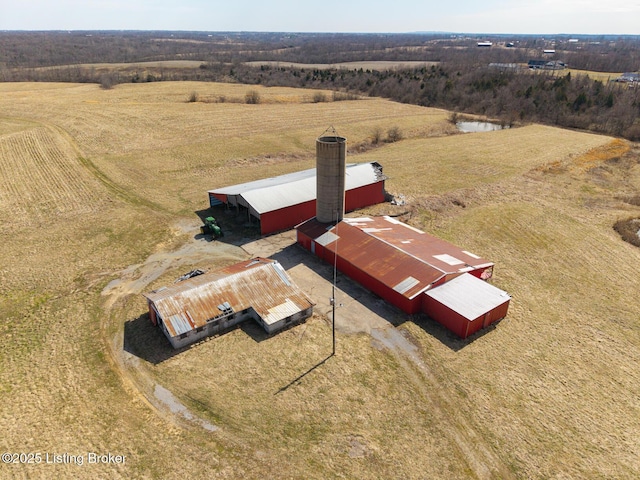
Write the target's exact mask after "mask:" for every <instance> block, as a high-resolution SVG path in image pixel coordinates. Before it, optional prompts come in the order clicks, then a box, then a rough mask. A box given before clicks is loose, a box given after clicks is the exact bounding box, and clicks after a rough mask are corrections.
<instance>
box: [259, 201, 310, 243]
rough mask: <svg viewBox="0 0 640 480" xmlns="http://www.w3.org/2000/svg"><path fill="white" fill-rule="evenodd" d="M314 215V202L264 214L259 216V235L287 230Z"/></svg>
mask: <svg viewBox="0 0 640 480" xmlns="http://www.w3.org/2000/svg"><path fill="white" fill-rule="evenodd" d="M315 214H316V201H315V200H310V201H308V202H304V203H300V204H298V205H291V206H290V207H286V208H281V209H280V210H275V211H273V212H266V213H263V214H261V215H260V233H261V234H262V235H266V234H268V233H273V232H279V231H281V230H288V229H290V228H291V227H294V226H295V225H297V224H299V223H302V222H304V221H305V220H309V219H310V218H312V217H314V216H315Z"/></svg>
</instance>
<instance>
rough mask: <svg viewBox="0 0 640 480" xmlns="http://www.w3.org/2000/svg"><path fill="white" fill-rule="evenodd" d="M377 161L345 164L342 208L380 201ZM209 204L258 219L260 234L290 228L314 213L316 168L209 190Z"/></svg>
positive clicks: (380, 177) (381, 177)
mask: <svg viewBox="0 0 640 480" xmlns="http://www.w3.org/2000/svg"><path fill="white" fill-rule="evenodd" d="M385 180H386V177H385V176H384V175H383V174H382V166H381V165H380V164H379V163H376V162H371V163H353V164H350V165H347V167H346V192H345V210H346V211H353V210H356V209H358V208H363V207H366V206H369V205H375V204H377V203H382V202H384V199H385V190H384V181H385ZM208 193H209V204H210V205H211V206H214V205H219V204H221V203H224V204H227V205H231V206H234V207H236V208H238V209H239V210H244V211H246V212H247V213H248V215H249V216H250V217H252V218H255V219H257V220H258V221H259V222H260V232H261V233H262V234H263V235H266V234H268V233H273V232H277V231H281V230H286V229H289V228H293V227H294V226H296V225H297V224H299V223H301V222H304V221H305V220H308V219H309V218H312V217H314V216H315V215H316V169H315V168H312V169H309V170H303V171H301V172H295V173H290V174H287V175H281V176H279V177H273V178H266V179H264V180H257V181H255V182H248V183H242V184H239V185H233V186H230V187H224V188H220V189H217V190H210V191H209V192H208Z"/></svg>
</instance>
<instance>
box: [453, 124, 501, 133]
mask: <svg viewBox="0 0 640 480" xmlns="http://www.w3.org/2000/svg"><path fill="white" fill-rule="evenodd" d="M456 127H458V130H460V131H461V132H464V133H472V132H493V131H494V130H503V129H505V128H509V126H508V125H505V126H502V125H499V124H497V123H491V122H458V123H456Z"/></svg>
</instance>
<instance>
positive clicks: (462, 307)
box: [423, 273, 511, 338]
mask: <svg viewBox="0 0 640 480" xmlns="http://www.w3.org/2000/svg"><path fill="white" fill-rule="evenodd" d="M510 300H511V298H510V297H509V295H508V294H507V292H505V291H503V290H500V289H499V288H496V287H494V286H493V285H491V284H489V283H487V282H485V281H482V280H480V279H479V278H477V277H474V276H473V275H470V274H468V273H463V274H462V275H460V276H458V277H456V278H454V279H453V280H450V281H448V282H446V283H445V284H443V285H441V286H439V287H438V288H433V289H431V290H427V291H426V292H425V297H424V304H423V310H424V313H426V314H427V315H429V316H430V317H431V318H433V319H434V320H436V321H437V322H439V323H441V324H442V325H444V326H445V327H447V328H448V329H449V330H451V331H452V332H454V333H455V334H456V335H458V336H459V337H461V338H467V337H468V336H469V335H473V334H474V333H476V332H477V331H479V330H481V329H483V328H485V327H488V326H489V325H491V324H492V323H495V322H497V321H498V320H500V319H502V318H504V317H505V316H506V315H507V310H508V308H509V301H510Z"/></svg>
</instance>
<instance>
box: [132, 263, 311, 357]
mask: <svg viewBox="0 0 640 480" xmlns="http://www.w3.org/2000/svg"><path fill="white" fill-rule="evenodd" d="M144 296H145V298H146V299H147V302H148V306H149V318H150V319H151V321H152V322H153V324H154V325H158V326H160V328H161V329H162V331H163V332H164V334H165V335H166V336H167V338H168V339H169V342H170V343H171V345H172V346H173V347H174V348H180V347H184V346H186V345H189V344H191V343H194V342H196V341H198V340H201V339H202V338H204V337H207V336H210V335H214V334H216V333H218V332H220V331H224V330H226V329H228V328H230V327H232V326H234V325H236V324H238V323H240V322H243V321H245V320H249V319H252V320H255V321H257V322H258V323H259V324H260V325H262V327H263V328H264V329H265V330H266V331H267V333H270V334H271V333H274V332H276V331H278V330H281V329H283V328H285V327H286V326H288V325H290V324H293V323H296V322H300V321H302V320H304V319H306V318H308V317H309V316H311V314H312V313H313V306H314V304H313V302H312V301H311V300H310V299H309V298H308V297H307V296H306V295H305V294H304V292H302V290H300V289H299V288H298V287H297V286H296V285H295V284H294V283H293V281H292V280H291V278H290V277H289V275H288V274H287V272H286V271H285V270H284V268H283V267H282V266H281V265H280V263H278V262H277V261H275V260H271V259H266V258H254V259H252V260H248V261H245V262H241V263H238V264H235V265H232V266H230V267H227V268H225V269H222V270H220V271H218V272H215V273H207V274H203V275H199V276H196V277H193V278H190V279H188V280H184V281H181V282H178V283H175V284H173V285H171V286H169V287H162V288H160V289H158V290H154V291H153V292H150V293H146V294H144Z"/></svg>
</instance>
